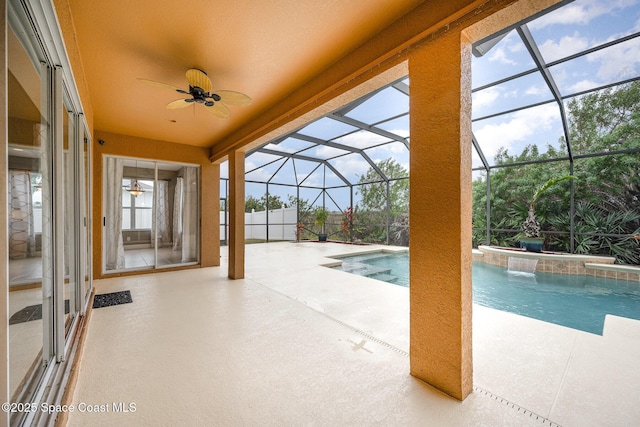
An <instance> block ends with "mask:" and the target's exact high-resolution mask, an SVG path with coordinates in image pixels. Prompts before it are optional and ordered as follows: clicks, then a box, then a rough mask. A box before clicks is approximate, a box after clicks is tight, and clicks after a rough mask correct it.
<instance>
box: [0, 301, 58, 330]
mask: <svg viewBox="0 0 640 427" xmlns="http://www.w3.org/2000/svg"><path fill="white" fill-rule="evenodd" d="M64 313H65V314H67V313H69V300H68V299H67V300H64ZM40 319H42V304H34V305H28V306H26V307H25V308H23V309H22V310H19V311H16V312H15V313H13V316H11V317H10V318H9V324H10V325H16V324H18V323H24V322H31V321H32V320H40Z"/></svg>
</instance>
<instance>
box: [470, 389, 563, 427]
mask: <svg viewBox="0 0 640 427" xmlns="http://www.w3.org/2000/svg"><path fill="white" fill-rule="evenodd" d="M473 391H475V392H477V393H481V394H483V395H485V396H487V397H488V398H490V399H493V400H496V401H499V402H500V403H504V404H505V405H507V406H508V407H510V408H511V409H517V410H518V412H522V413H523V414H526V415H529V417H530V418H534V419H536V420H538V421H540V423H541V424H542V425H546V426H551V427H561V426H560V424H557V423H554V422H553V421H551V420H549V419H548V418H545V417H543V416H542V415H538V414H536V413H535V412H531V411H530V410H528V409H525V408H523V407H522V406H520V405H516V404H515V403H513V402H510V401H508V400H507V399H504V398H502V397H500V396H496V395H495V394H493V393H491V392H490V391H487V390H485V389H483V388H480V387H478V386H476V385H474V386H473Z"/></svg>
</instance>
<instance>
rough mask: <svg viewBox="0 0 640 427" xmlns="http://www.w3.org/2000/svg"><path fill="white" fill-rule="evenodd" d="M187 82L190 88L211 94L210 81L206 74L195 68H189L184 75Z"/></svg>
mask: <svg viewBox="0 0 640 427" xmlns="http://www.w3.org/2000/svg"><path fill="white" fill-rule="evenodd" d="M186 76H187V81H188V82H189V85H190V86H193V87H199V88H201V89H203V90H204V91H205V92H211V80H209V77H207V73H205V72H204V71H202V70H198V69H197V68H191V69H189V70H187V73H186Z"/></svg>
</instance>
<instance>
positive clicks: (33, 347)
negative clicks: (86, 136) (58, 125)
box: [7, 29, 53, 402]
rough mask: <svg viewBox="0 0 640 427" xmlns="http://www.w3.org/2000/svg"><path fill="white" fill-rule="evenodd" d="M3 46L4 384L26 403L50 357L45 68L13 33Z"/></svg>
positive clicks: (14, 398) (15, 398)
mask: <svg viewBox="0 0 640 427" xmlns="http://www.w3.org/2000/svg"><path fill="white" fill-rule="evenodd" d="M7 45H8V65H9V67H8V68H9V69H8V114H7V115H8V117H7V120H8V153H9V155H8V173H7V181H8V182H7V187H8V193H9V197H8V199H9V200H8V209H9V211H8V214H9V221H8V224H7V225H8V240H9V241H8V242H7V243H8V250H9V262H8V263H9V316H10V318H9V371H10V379H9V384H10V396H11V401H12V402H28V401H29V398H30V395H29V391H30V390H32V388H31V387H30V386H31V385H33V384H34V382H37V381H38V380H39V378H40V377H41V375H42V372H43V368H44V366H45V362H48V361H49V359H50V357H51V355H52V345H51V334H52V327H51V324H52V317H51V315H52V298H51V297H52V293H51V290H52V287H53V272H52V267H53V265H52V262H51V260H52V258H51V256H52V252H51V248H52V244H51V239H52V234H51V231H52V228H51V215H52V204H51V194H52V188H51V167H50V165H51V163H50V162H51V143H50V138H49V123H48V121H47V117H48V116H49V114H48V111H47V107H46V106H47V100H46V93H47V88H48V87H49V86H48V84H49V79H48V74H47V73H48V72H49V69H48V68H47V67H46V66H42V67H41V66H40V65H38V66H34V64H33V63H32V62H31V60H30V59H29V57H28V55H27V53H26V51H25V49H24V48H23V46H22V45H21V43H20V41H19V40H18V38H17V36H16V35H15V33H14V32H13V30H12V29H10V30H9V34H8V39H7Z"/></svg>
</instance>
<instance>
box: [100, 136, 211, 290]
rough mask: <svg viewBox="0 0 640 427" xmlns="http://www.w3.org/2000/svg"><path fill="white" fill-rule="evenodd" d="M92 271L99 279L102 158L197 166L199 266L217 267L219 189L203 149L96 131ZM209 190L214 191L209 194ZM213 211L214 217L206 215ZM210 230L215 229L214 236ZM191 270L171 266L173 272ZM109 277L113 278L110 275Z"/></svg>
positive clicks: (124, 273)
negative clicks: (198, 181)
mask: <svg viewBox="0 0 640 427" xmlns="http://www.w3.org/2000/svg"><path fill="white" fill-rule="evenodd" d="M93 150H94V152H93V165H92V166H93V184H92V185H93V187H92V192H93V209H92V216H93V230H92V232H93V272H94V278H102V277H104V275H103V274H102V269H103V268H102V248H103V246H102V231H103V230H102V216H103V214H102V212H103V205H102V185H103V182H102V181H103V180H102V177H103V170H102V166H103V160H104V156H105V155H111V156H123V157H135V158H139V159H146V160H157V161H167V162H179V163H189V164H193V165H199V166H200V177H201V185H200V194H199V197H200V209H201V215H200V221H201V226H200V266H202V267H209V266H216V265H220V256H219V253H220V249H219V247H220V237H219V234H220V232H219V228H220V226H219V222H220V219H219V215H217V213H218V210H219V207H218V206H219V200H218V199H219V197H218V195H217V194H218V192H219V187H220V184H219V182H218V181H216V180H215V171H216V166H215V165H212V164H211V162H210V161H209V157H208V154H209V151H208V149H206V148H200V147H193V146H189V145H183V144H175V143H171V142H166V141H157V140H150V139H145V138H138V137H134V136H129V135H120V134H114V133H109V132H103V131H96V132H95V135H94V140H93ZM210 189H218V192H216V191H210ZM211 212H214V213H215V214H216V215H207V214H206V213H211ZM212 230H218V232H217V233H216V232H215V231H213V232H212ZM181 268H192V267H175V269H181ZM144 273H149V272H148V271H147V272H121V273H116V275H130V274H144ZM109 276H113V274H110V275H109Z"/></svg>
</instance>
